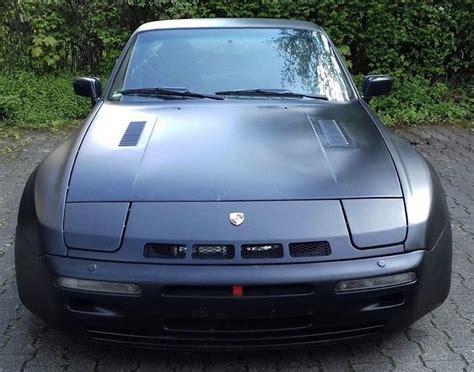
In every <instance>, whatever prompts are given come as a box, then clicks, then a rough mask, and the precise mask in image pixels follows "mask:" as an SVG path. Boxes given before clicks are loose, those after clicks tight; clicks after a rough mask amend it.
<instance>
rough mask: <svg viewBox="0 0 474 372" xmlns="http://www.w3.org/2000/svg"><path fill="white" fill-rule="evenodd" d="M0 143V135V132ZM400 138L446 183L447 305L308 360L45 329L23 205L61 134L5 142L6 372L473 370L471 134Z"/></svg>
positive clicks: (0, 239) (1, 154) (0, 321)
mask: <svg viewBox="0 0 474 372" xmlns="http://www.w3.org/2000/svg"><path fill="white" fill-rule="evenodd" d="M0 134H1V133H0ZM401 134H402V135H403V136H404V137H406V138H408V139H409V140H410V141H411V142H412V143H413V145H415V146H417V147H418V148H419V149H420V150H421V151H422V152H423V153H424V154H425V155H426V156H427V157H428V158H429V159H430V160H431V162H432V163H433V165H434V166H435V168H436V169H437V170H438V172H439V173H440V174H441V177H442V180H443V184H444V187H445V189H446V192H447V194H448V197H449V205H450V209H451V214H452V217H453V231H454V239H455V249H454V272H453V284H452V290H451V294H450V296H449V299H448V300H447V301H446V302H445V303H444V304H443V305H442V306H441V307H440V308H438V309H436V310H435V311H434V312H433V313H431V314H429V315H427V316H426V317H424V318H423V319H421V320H420V321H418V322H417V323H415V324H413V325H412V326H411V327H410V328H409V329H408V330H407V331H405V332H401V333H397V334H393V335H388V336H383V337H378V338H375V339H373V340H368V341H364V342H357V343H352V344H349V345H339V346H330V347H329V346H326V347H321V348H317V349H314V350H311V351H291V352H290V351H288V352H277V353H272V352H261V353H253V354H244V353H232V354H230V353H212V354H209V353H208V354H203V353H201V354H198V353H189V354H183V353H163V352H157V351H143V350H133V349H118V348H116V347H109V346H103V345H95V344H89V343H87V342H85V341H84V340H82V339H77V338H74V337H72V336H69V335H65V334H61V333H60V332H57V331H54V330H52V329H50V328H48V327H46V326H45V325H44V324H43V323H42V322H41V321H39V320H38V319H36V318H35V317H34V316H33V315H31V314H30V313H28V312H27V311H26V310H25V309H24V308H23V307H22V306H21V305H20V303H19V300H18V297H17V294H16V287H15V276H14V268H13V236H14V229H15V220H16V214H17V206H18V202H19V198H20V193H21V190H22V187H23V185H24V183H25V180H26V178H27V175H28V174H29V173H30V172H31V170H32V169H33V168H34V167H35V165H36V164H37V163H38V161H40V160H41V159H42V158H43V157H44V156H45V155H46V154H47V153H48V152H49V151H50V149H52V148H53V146H54V145H55V144H57V143H58V142H59V141H61V140H62V138H63V137H64V134H54V135H52V134H45V133H34V132H33V133H31V132H30V133H23V134H22V135H21V136H20V137H19V138H18V139H15V140H14V141H13V142H11V141H10V139H9V140H8V142H7V141H5V139H3V140H2V138H1V136H0V372H3V371H16V370H28V371H55V370H65V369H67V370H74V371H77V370H80V371H83V370H93V369H94V370H98V371H103V370H107V371H115V370H120V371H146V370H160V371H161V370H164V371H166V370H170V371H177V370H179V371H185V370H206V371H207V370H213V371H219V370H226V371H240V370H243V371H260V370H267V371H273V370H324V371H339V370H341V371H345V370H349V371H350V370H352V371H354V370H355V371H359V370H361V371H362V370H364V371H366V370H373V371H384V370H393V369H396V370H400V371H410V370H412V371H421V370H436V371H447V370H450V371H463V370H464V371H474V324H473V321H474V299H473V297H474V244H473V243H474V221H473V217H474V153H473V144H474V131H473V130H462V129H456V128H438V127H434V128H433V127H431V128H423V129H421V128H412V129H409V130H403V131H402V132H401Z"/></svg>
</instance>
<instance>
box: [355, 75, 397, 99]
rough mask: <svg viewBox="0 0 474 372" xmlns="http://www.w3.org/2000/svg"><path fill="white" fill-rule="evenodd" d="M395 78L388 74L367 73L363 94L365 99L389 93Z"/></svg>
mask: <svg viewBox="0 0 474 372" xmlns="http://www.w3.org/2000/svg"><path fill="white" fill-rule="evenodd" d="M392 84H393V79H392V78H391V77H390V76H387V75H367V76H366V77H365V78H364V86H363V88H362V94H363V97H364V99H365V100H367V99H369V100H370V98H372V97H375V96H383V95H386V94H389V93H390V91H391V90H392Z"/></svg>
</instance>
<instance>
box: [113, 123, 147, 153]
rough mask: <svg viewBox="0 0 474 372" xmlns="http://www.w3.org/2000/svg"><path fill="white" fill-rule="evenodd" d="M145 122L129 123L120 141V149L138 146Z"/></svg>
mask: <svg viewBox="0 0 474 372" xmlns="http://www.w3.org/2000/svg"><path fill="white" fill-rule="evenodd" d="M145 124H146V121H131V122H130V124H128V127H127V130H126V131H125V133H124V134H123V137H122V139H121V140H120V143H119V146H120V147H133V146H136V145H137V144H138V141H139V140H140V137H141V135H142V132H143V128H145Z"/></svg>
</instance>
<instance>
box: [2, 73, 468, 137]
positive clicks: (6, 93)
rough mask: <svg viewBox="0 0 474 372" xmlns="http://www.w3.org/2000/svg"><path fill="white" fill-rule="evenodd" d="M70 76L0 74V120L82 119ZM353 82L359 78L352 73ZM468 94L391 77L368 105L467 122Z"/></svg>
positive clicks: (389, 118) (397, 118) (388, 117)
mask: <svg viewBox="0 0 474 372" xmlns="http://www.w3.org/2000/svg"><path fill="white" fill-rule="evenodd" d="M72 80H73V76H72V75H69V74H63V75H45V76H41V77H37V76H35V75H34V74H32V73H26V72H17V73H12V74H9V75H7V76H0V123H1V121H2V120H3V121H5V122H6V123H11V124H15V125H18V126H21V127H25V128H50V127H58V126H64V125H66V124H68V122H70V121H72V120H76V119H82V118H83V117H84V116H85V115H86V114H87V112H88V111H89V110H90V102H89V100H88V99H86V98H81V97H77V96H75V95H74V93H73V90H72V85H71V82H72ZM355 80H356V81H357V83H358V85H360V84H361V82H362V76H360V75H359V76H356V79H355ZM470 97H471V98H469V94H468V92H465V91H463V90H460V89H458V90H453V89H450V88H448V87H447V85H446V84H445V83H439V82H438V83H431V82H430V81H429V80H427V79H423V78H419V77H408V78H403V79H395V83H394V89H393V93H392V94H391V95H389V96H387V97H377V98H374V99H372V101H371V102H370V105H371V107H372V108H373V109H374V110H375V112H376V113H377V114H378V115H379V116H380V117H381V119H382V120H383V121H384V123H385V124H387V125H389V126H394V125H400V124H409V125H410V124H432V123H433V124H434V123H436V124H441V123H459V124H464V125H473V117H472V115H473V114H472V113H473V111H474V110H473V100H472V90H471V95H470Z"/></svg>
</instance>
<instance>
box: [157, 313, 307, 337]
mask: <svg viewBox="0 0 474 372" xmlns="http://www.w3.org/2000/svg"><path fill="white" fill-rule="evenodd" d="M164 323H165V329H166V330H168V331H181V332H212V333H215V332H225V333H227V332H232V333H234V332H235V333H244V332H258V331H260V332H262V331H289V330H300V329H305V328H309V327H311V325H312V318H311V317H298V318H276V319H165V321H164Z"/></svg>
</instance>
